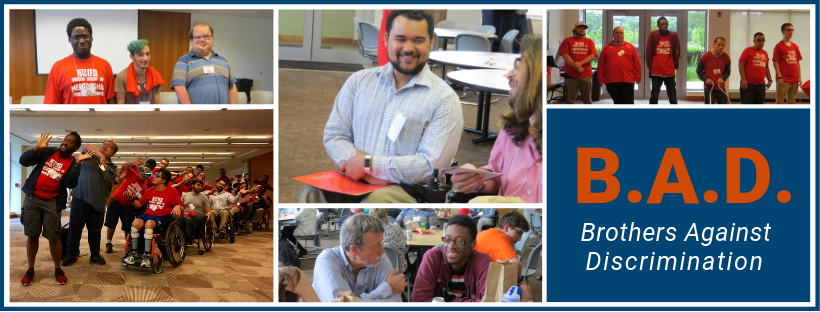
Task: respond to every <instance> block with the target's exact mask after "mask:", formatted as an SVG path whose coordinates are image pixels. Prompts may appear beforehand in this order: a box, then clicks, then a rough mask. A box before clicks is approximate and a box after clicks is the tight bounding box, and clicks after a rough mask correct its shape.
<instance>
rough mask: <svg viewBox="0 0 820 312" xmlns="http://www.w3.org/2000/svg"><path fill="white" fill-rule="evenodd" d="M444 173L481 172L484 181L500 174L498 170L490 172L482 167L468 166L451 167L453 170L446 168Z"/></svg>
mask: <svg viewBox="0 0 820 312" xmlns="http://www.w3.org/2000/svg"><path fill="white" fill-rule="evenodd" d="M444 173H451V174H459V173H481V174H483V175H484V180H485V181H486V180H489V179H492V178H495V177H497V176H500V175H501V174H500V173H498V172H492V171H487V170H482V169H469V168H456V169H453V170H447V171H446V172H444Z"/></svg>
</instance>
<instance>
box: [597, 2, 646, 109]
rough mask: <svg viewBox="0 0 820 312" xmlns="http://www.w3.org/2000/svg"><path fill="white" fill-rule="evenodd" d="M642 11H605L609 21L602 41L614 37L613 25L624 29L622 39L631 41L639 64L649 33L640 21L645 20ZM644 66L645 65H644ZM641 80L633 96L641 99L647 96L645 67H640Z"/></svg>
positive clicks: (607, 41) (642, 57)
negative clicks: (636, 52)
mask: <svg viewBox="0 0 820 312" xmlns="http://www.w3.org/2000/svg"><path fill="white" fill-rule="evenodd" d="M644 15H645V14H644V11H607V18H606V20H607V21H609V26H610V27H608V28H607V29H608V30H609V31H606V32H605V33H604V34H603V35H604V43H605V45H606V44H609V43H610V42H612V40H613V39H614V38H613V36H612V30H614V29H615V27H621V28H623V30H624V41H626V42H629V43H631V44H632V45H633V46H635V49H637V50H638V55H639V56H640V59H641V64H645V62H646V60H645V58H644V54H645V53H644V49H645V48H644V47H645V46H646V45H645V42H646V35H648V34H649V33H647V32H644V31H643V29H645V26H644V25H643V24H642V22H645V19H644V18H643V16H644ZM644 67H645V66H644ZM641 76H642V77H641V82H640V83H637V84H635V98H636V99H642V98H648V97H649V91H648V90H649V89H648V88H647V87H646V86H648V84H646V80H647V78H646V77H647V75H646V72H645V69H643V68H642V69H641Z"/></svg>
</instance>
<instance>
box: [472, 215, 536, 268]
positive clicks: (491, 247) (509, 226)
mask: <svg viewBox="0 0 820 312" xmlns="http://www.w3.org/2000/svg"><path fill="white" fill-rule="evenodd" d="M529 230H530V224H529V222H527V218H525V217H524V215H522V214H520V213H518V212H517V211H510V212H507V213H505V214H504V215H503V216H501V219H499V220H498V225H496V226H495V227H494V228H492V229H489V230H486V231H482V232H481V233H478V235H477V236H476V247H475V249H476V250H478V251H480V252H483V253H485V254H487V255H489V256H490V258H491V259H492V260H493V261H501V262H504V261H509V262H510V263H514V262H515V263H518V264H519V265H518V269H519V270H518V279H519V280H521V261H520V260H519V259H518V255H517V254H516V253H515V248H514V246H515V244H516V243H518V242H519V241H520V240H521V237H522V236H523V235H524V232H529Z"/></svg>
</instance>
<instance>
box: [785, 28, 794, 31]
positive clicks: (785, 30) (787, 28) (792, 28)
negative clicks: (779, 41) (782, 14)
mask: <svg viewBox="0 0 820 312" xmlns="http://www.w3.org/2000/svg"><path fill="white" fill-rule="evenodd" d="M783 31H794V28H792V29H788V28H787V29H784V30H783Z"/></svg>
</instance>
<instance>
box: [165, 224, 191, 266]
mask: <svg viewBox="0 0 820 312" xmlns="http://www.w3.org/2000/svg"><path fill="white" fill-rule="evenodd" d="M163 250H165V255H164V256H165V257H166V259H168V262H169V263H171V266H172V267H178V266H179V265H180V264H182V261H185V253H186V251H187V247H186V246H185V233H184V232H183V231H182V226H180V225H179V223H178V222H176V221H172V222H171V224H170V225H168V229H167V230H166V231H165V246H164V248H163Z"/></svg>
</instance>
